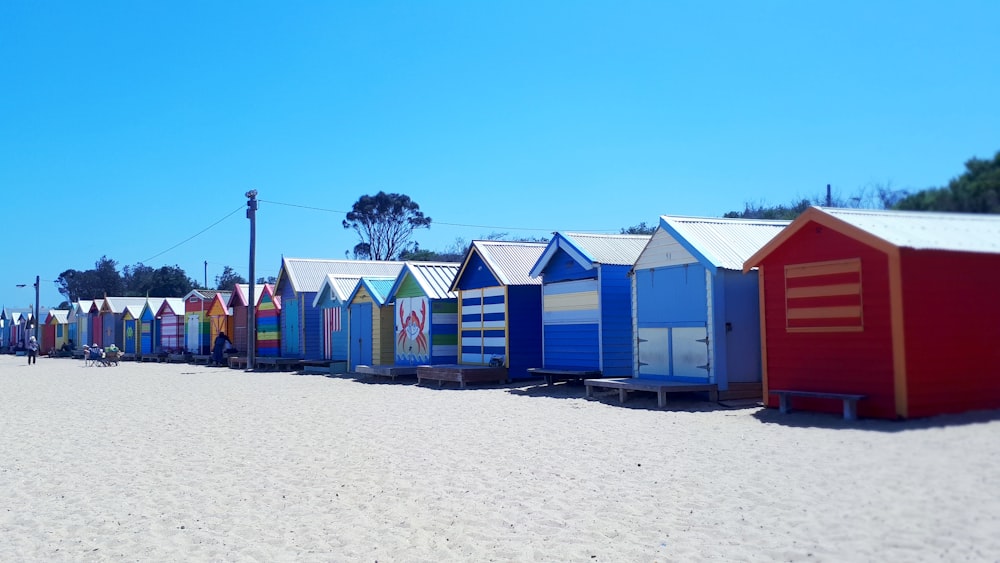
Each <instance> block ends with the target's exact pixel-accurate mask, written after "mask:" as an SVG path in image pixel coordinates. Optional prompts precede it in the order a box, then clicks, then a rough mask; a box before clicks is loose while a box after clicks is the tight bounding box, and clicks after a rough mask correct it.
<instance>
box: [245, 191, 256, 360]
mask: <svg viewBox="0 0 1000 563" xmlns="http://www.w3.org/2000/svg"><path fill="white" fill-rule="evenodd" d="M246 196H247V219H250V295H248V296H247V301H248V302H249V307H247V368H246V369H247V371H253V369H254V364H255V361H256V359H255V358H254V356H255V353H254V352H255V350H254V348H255V346H256V344H255V339H256V338H257V331H256V330H255V328H256V325H257V323H256V322H255V317H256V313H255V310H254V308H255V307H256V306H257V304H256V303H255V302H254V298H253V296H254V282H255V279H254V276H255V275H256V274H255V269H254V265H255V264H254V262H255V256H256V250H257V190H250V191H248V192H247V193H246Z"/></svg>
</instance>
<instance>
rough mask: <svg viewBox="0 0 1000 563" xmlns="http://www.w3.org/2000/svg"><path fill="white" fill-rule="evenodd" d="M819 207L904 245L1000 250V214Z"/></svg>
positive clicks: (877, 235) (862, 228) (833, 215)
mask: <svg viewBox="0 0 1000 563" xmlns="http://www.w3.org/2000/svg"><path fill="white" fill-rule="evenodd" d="M816 209H817V210H818V211H820V212H822V213H825V214H827V215H830V216H832V217H835V218H837V219H839V220H841V221H843V222H845V223H847V224H849V225H852V226H854V227H857V228H859V229H861V230H863V231H865V232H867V233H869V234H871V235H873V236H875V237H878V238H880V239H882V240H884V241H886V242H888V243H889V244H892V245H894V246H898V247H901V248H913V249H917V250H954V251H959V252H985V253H990V254H998V253H1000V215H987V214H979V213H939V212H931V211H893V210H868V209H839V208H830V207H817V208H816Z"/></svg>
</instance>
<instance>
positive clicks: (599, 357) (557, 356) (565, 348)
mask: <svg viewBox="0 0 1000 563" xmlns="http://www.w3.org/2000/svg"><path fill="white" fill-rule="evenodd" d="M649 240H650V237H649V236H648V235H600V234H583V233H556V234H555V236H554V237H553V238H552V240H551V241H549V244H548V246H547V247H546V248H545V251H544V252H543V253H542V256H541V257H540V258H539V259H538V261H537V262H536V263H535V265H534V267H533V268H532V269H531V276H532V277H536V278H541V280H542V343H543V346H542V353H543V356H542V364H541V366H542V367H541V369H540V370H532V372H533V373H537V374H541V375H545V377H546V379H549V380H550V381H551V379H563V378H565V379H573V378H574V376H573V375H572V374H574V373H575V374H577V375H576V377H579V376H583V375H591V376H594V375H601V376H605V377H615V376H617V377H628V376H631V375H632V365H633V356H632V354H633V350H632V347H633V341H632V307H631V299H632V297H631V293H632V292H631V279H630V277H629V272H630V271H631V269H632V266H633V265H634V264H635V261H636V259H637V258H638V257H639V255H640V254H641V253H642V250H643V249H644V248H645V247H646V244H647V243H648V242H649Z"/></svg>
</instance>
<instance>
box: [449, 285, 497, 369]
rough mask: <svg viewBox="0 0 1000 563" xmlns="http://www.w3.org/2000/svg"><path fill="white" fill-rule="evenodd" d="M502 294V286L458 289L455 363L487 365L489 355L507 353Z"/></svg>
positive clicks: (490, 356)
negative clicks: (458, 338) (458, 343)
mask: <svg viewBox="0 0 1000 563" xmlns="http://www.w3.org/2000/svg"><path fill="white" fill-rule="evenodd" d="M506 295H507V292H506V288H505V287H503V286H500V287H484V288H479V289H468V290H464V291H460V292H459V301H460V303H461V311H460V314H461V316H460V318H459V334H460V336H461V355H460V358H459V360H460V361H459V363H462V364H470V365H488V364H489V363H490V359H491V358H492V357H493V356H506V355H507V305H506Z"/></svg>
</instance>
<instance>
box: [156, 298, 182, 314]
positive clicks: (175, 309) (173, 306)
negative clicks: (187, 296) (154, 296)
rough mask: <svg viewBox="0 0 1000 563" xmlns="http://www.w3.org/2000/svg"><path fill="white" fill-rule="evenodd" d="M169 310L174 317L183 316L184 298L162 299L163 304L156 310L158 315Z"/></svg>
mask: <svg viewBox="0 0 1000 563" xmlns="http://www.w3.org/2000/svg"><path fill="white" fill-rule="evenodd" d="M165 308H166V309H169V310H170V311H171V312H172V313H173V314H174V315H183V314H184V298H183V297H164V298H163V304H162V305H160V308H159V309H158V310H157V313H159V312H160V311H161V310H163V309H165Z"/></svg>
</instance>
